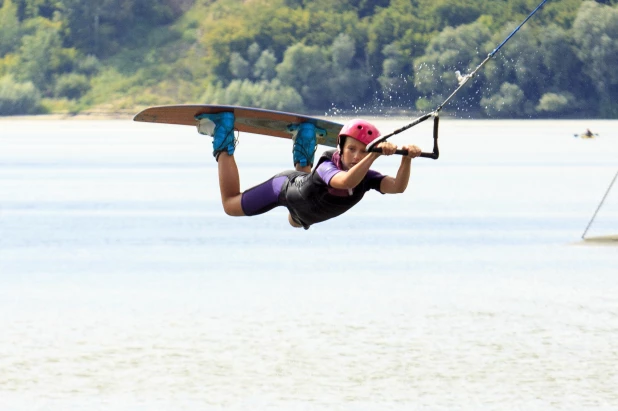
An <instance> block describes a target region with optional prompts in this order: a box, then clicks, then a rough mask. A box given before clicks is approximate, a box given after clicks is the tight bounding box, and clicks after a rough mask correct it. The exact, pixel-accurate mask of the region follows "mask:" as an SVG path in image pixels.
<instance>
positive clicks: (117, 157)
mask: <svg viewBox="0 0 618 411" xmlns="http://www.w3.org/2000/svg"><path fill="white" fill-rule="evenodd" d="M342 121H344V119H342ZM408 121H409V119H399V120H395V119H391V120H388V121H386V120H379V121H377V124H378V126H379V127H380V128H381V129H382V130H383V131H391V130H393V129H395V128H398V127H401V126H402V125H405V124H406V123H407V122H408ZM587 127H590V128H591V129H592V130H593V131H595V132H598V133H599V134H600V135H601V137H599V138H597V139H593V140H581V139H578V138H574V137H573V134H575V133H579V132H581V131H583V130H585V129H586V128H587ZM616 130H618V122H616V121H472V120H453V119H448V118H445V119H442V121H441V158H440V159H439V160H437V161H433V160H427V159H418V160H415V161H414V166H413V172H412V177H411V182H410V186H409V189H408V191H407V192H406V193H405V194H403V195H397V196H381V195H379V194H377V193H369V194H368V195H367V197H366V198H365V199H364V200H363V202H362V203H361V204H359V205H358V206H357V207H355V208H354V209H353V210H351V211H350V212H348V213H347V214H345V215H343V216H342V217H340V218H337V219H335V220H332V221H328V222H325V223H322V224H318V225H315V226H314V227H312V228H311V229H310V230H308V231H303V230H295V229H292V228H291V227H289V226H288V225H287V222H286V212H285V210H282V209H281V210H274V211H273V212H271V213H268V214H266V215H263V216H259V217H255V218H232V217H227V216H226V215H225V214H224V213H223V211H222V208H221V205H220V201H219V192H218V185H217V184H218V183H217V175H216V163H215V162H214V160H213V159H212V155H211V149H212V147H211V144H210V140H209V138H207V137H203V136H199V135H198V134H197V133H196V132H195V130H194V129H193V128H191V127H183V126H167V125H151V124H137V123H133V122H130V121H121V120H118V121H41V120H34V121H26V120H0V330H1V331H0V409H2V410H17V411H21V410H29V411H31V410H80V411H81V410H87V411H92V410H109V409H113V410H149V411H151V410H320V411H321V410H353V411H356V410H410V409H419V410H453V409H463V410H520V409H526V410H531V409H572V410H582V409H594V410H598V409H603V410H613V409H618V367H616V364H618V299H617V297H616V296H617V295H618V268H617V267H618V247H616V246H598V245H596V246H591V245H584V244H583V243H582V242H580V236H581V234H582V232H583V230H584V229H585V227H586V225H587V224H588V221H589V220H590V218H591V216H592V214H593V212H594V211H595V209H596V207H597V205H598V204H599V202H600V200H601V198H602V197H603V195H604V193H605V190H606V189H607V187H608V185H609V183H610V182H611V179H612V178H613V176H614V174H615V173H616V171H617V170H618V134H617V133H616ZM395 142H397V143H404V142H413V143H416V144H418V145H420V146H422V147H423V148H424V149H425V151H429V150H430V149H431V124H429V123H428V124H426V125H425V124H423V125H420V126H418V127H415V128H413V129H411V130H410V131H409V132H407V133H405V134H404V136H397V137H396V139H395ZM322 149H323V147H320V149H319V150H320V151H321V150H322ZM236 157H237V161H238V163H239V165H240V168H241V183H242V186H243V188H248V187H250V186H252V185H254V184H257V183H259V182H261V181H262V180H264V179H266V178H268V177H270V176H271V175H273V174H275V173H277V172H279V171H281V170H283V169H287V168H290V166H291V145H290V142H289V141H288V140H283V139H276V138H267V137H262V136H255V135H250V134H241V136H240V145H239V146H238V148H237V156H236ZM398 163H399V158H397V157H392V158H384V157H383V158H380V159H379V160H378V161H376V163H374V168H375V169H377V170H379V171H382V172H383V173H389V174H393V173H395V172H396V170H397V165H398ZM613 193H614V194H612V195H611V196H609V197H608V199H607V201H606V204H605V206H604V207H603V208H602V209H601V211H600V212H599V216H598V220H597V223H595V224H594V225H593V227H592V228H591V232H590V234H591V235H595V234H596V235H603V234H617V233H618V215H617V214H618V187H615V189H614V190H613Z"/></svg>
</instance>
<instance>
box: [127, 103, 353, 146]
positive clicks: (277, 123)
mask: <svg viewBox="0 0 618 411" xmlns="http://www.w3.org/2000/svg"><path fill="white" fill-rule="evenodd" d="M223 112H233V113H234V119H235V122H234V128H235V129H237V130H238V131H242V132H245V133H253V134H263V135H266V136H272V137H281V138H289V139H291V138H293V136H294V132H295V130H296V129H297V127H298V126H299V125H300V124H302V123H311V124H313V125H315V127H316V139H317V143H318V144H322V145H325V146H328V147H337V136H338V135H339V131H340V130H341V128H342V127H343V124H340V123H337V122H334V121H328V120H324V119H321V118H317V117H309V116H304V115H301V114H294V113H286V112H284V111H275V110H266V109H260V108H251V107H241V106H222V105H209V104H202V105H173V106H155V107H150V108H147V109H145V110H143V111H141V112H139V113H138V114H137V115H136V116H135V117H134V118H133V120H134V121H142V122H147V123H163V124H178V125H185V126H194V127H195V126H196V125H197V123H198V120H197V119H196V117H197V116H199V115H201V114H218V113H223Z"/></svg>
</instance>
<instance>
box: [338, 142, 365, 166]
mask: <svg viewBox="0 0 618 411" xmlns="http://www.w3.org/2000/svg"><path fill="white" fill-rule="evenodd" d="M366 147H367V146H366V145H365V144H363V143H361V142H360V141H358V140H355V139H354V138H352V137H346V139H345V143H344V144H343V152H342V154H341V162H342V163H343V168H344V169H345V170H349V169H351V168H352V167H354V166H355V165H356V164H358V163H359V162H360V161H361V160H362V159H363V158H365V156H366V155H367V154H369V153H367V152H366V151H365V149H366Z"/></svg>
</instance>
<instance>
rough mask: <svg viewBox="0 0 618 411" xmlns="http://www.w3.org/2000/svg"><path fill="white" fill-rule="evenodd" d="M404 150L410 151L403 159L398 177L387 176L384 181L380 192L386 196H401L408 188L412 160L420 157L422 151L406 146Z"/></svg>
mask: <svg viewBox="0 0 618 411" xmlns="http://www.w3.org/2000/svg"><path fill="white" fill-rule="evenodd" d="M402 148H403V149H405V150H408V155H407V156H404V157H402V158H401V165H400V166H399V170H397V176H395V177H391V176H386V177H384V178H383V179H382V182H381V183H380V191H381V192H382V193H384V194H400V193H403V192H404V191H406V188H408V181H409V180H410V168H411V165H412V158H414V157H418V156H419V155H420V154H421V149H420V148H418V147H416V146H404V147H402Z"/></svg>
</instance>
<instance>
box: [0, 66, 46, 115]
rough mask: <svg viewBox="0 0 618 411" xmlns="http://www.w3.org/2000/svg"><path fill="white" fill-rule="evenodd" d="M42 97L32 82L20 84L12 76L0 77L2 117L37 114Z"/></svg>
mask: <svg viewBox="0 0 618 411" xmlns="http://www.w3.org/2000/svg"><path fill="white" fill-rule="evenodd" d="M40 101H41V95H40V93H39V91H38V90H37V89H36V87H35V86H34V84H32V82H30V81H28V82H25V83H19V82H17V81H15V79H14V78H13V77H12V76H10V75H9V76H3V77H0V116H9V115H17V114H35V113H37V112H39V111H40V107H39V104H40Z"/></svg>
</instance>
